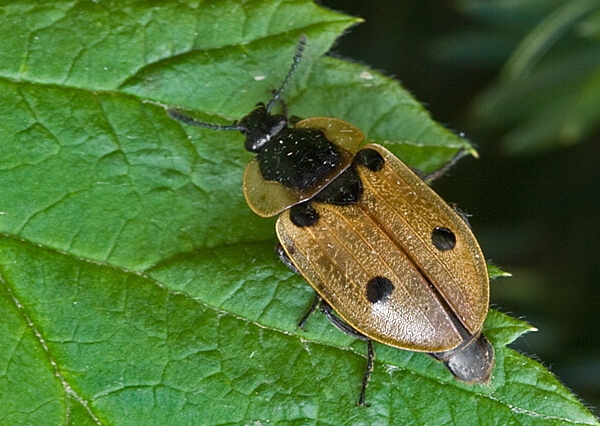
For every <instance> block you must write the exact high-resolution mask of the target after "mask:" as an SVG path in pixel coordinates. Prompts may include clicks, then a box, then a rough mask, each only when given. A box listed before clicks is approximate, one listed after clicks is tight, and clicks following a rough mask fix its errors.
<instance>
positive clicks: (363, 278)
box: [168, 37, 494, 405]
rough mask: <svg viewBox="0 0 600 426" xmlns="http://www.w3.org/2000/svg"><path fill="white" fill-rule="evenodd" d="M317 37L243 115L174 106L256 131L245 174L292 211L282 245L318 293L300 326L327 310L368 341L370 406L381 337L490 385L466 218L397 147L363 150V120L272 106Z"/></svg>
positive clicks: (266, 209)
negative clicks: (266, 98) (289, 113)
mask: <svg viewBox="0 0 600 426" xmlns="http://www.w3.org/2000/svg"><path fill="white" fill-rule="evenodd" d="M305 45H306V38H305V37H302V38H301V40H300V42H299V44H298V48H297V51H296V54H295V55H294V61H293V63H292V66H291V68H290V70H289V72H288V74H287V76H286V78H285V80H284V82H283V84H282V85H281V87H280V88H279V90H278V91H277V92H276V93H275V95H274V96H273V98H272V99H271V101H270V102H269V103H268V104H267V105H266V106H265V105H264V104H262V103H260V104H258V106H257V107H256V108H255V109H254V110H253V111H252V112H251V113H250V114H248V115H247V116H245V117H244V118H242V119H241V120H240V121H239V122H236V123H234V124H232V125H229V126H222V125H215V124H208V123H203V122H199V121H196V120H194V119H193V118H190V117H187V116H185V115H183V114H182V113H180V112H179V111H176V110H173V109H169V110H168V114H169V115H170V116H171V117H172V118H174V119H177V120H180V121H182V122H184V123H187V124H190V125H194V126H200V127H205V128H208V129H213V130H237V131H240V132H242V134H244V136H245V137H246V144H245V146H246V149H247V150H248V151H250V152H253V153H256V157H255V158H254V159H253V160H252V161H251V162H250V164H248V166H247V168H246V171H245V173H244V195H245V197H246V201H247V202H248V205H249V206H250V208H251V209H252V210H253V211H254V212H255V213H256V214H258V215H259V216H262V217H270V216H274V215H276V214H280V215H279V218H278V220H277V225H276V227H277V235H278V238H279V242H280V243H279V244H278V245H277V246H276V251H277V253H278V255H279V257H280V258H281V260H282V261H283V263H285V264H286V265H287V266H288V267H289V268H291V269H292V270H293V271H295V272H297V273H299V274H301V275H302V276H303V277H304V278H305V279H306V280H307V281H308V282H309V283H310V285H311V286H312V287H313V288H314V289H315V290H316V292H317V294H316V296H315V300H314V302H313V304H312V306H311V308H310V309H309V311H308V312H307V313H306V315H305V316H304V317H303V318H302V320H301V321H300V326H302V325H303V324H304V322H305V321H306V319H307V318H308V316H309V315H310V314H311V313H312V312H313V311H314V310H315V309H316V308H319V309H320V310H321V311H322V312H323V313H324V314H325V315H326V316H327V318H329V319H330V320H331V322H332V323H333V324H334V325H335V326H336V327H337V328H339V329H340V330H342V331H344V332H346V333H348V334H350V335H352V336H354V337H356V338H358V339H361V340H364V341H366V342H367V368H366V370H365V374H364V376H363V381H362V387H361V392H360V396H359V400H358V404H359V405H364V403H365V390H366V387H367V384H368V381H369V378H370V375H371V371H372V367H373V359H374V351H373V346H372V340H375V341H377V342H381V343H383V344H386V345H390V346H394V347H398V348H401V349H407V350H411V351H419V352H426V353H428V354H429V355H431V356H433V357H434V358H436V359H438V360H441V361H443V363H444V364H445V365H446V367H447V368H448V369H449V371H450V372H451V373H452V374H453V375H454V376H455V377H456V378H457V379H459V380H462V381H464V382H468V383H486V382H487V381H488V380H489V378H490V375H491V370H492V366H493V363H494V352H493V349H492V346H491V345H490V343H489V342H488V341H487V340H486V338H485V337H484V336H483V334H482V333H481V328H482V325H483V321H484V320H485V317H486V315H487V310H488V300H489V281H488V274H487V268H486V264H485V260H484V258H483V254H482V252H481V249H480V248H479V245H478V243H477V240H476V239H475V237H474V236H473V233H472V232H471V230H470V228H469V226H468V224H467V223H466V221H465V220H464V218H463V217H461V215H459V214H458V213H457V212H456V211H455V210H454V209H453V208H451V207H450V206H448V204H446V203H445V202H444V201H443V200H442V199H441V198H440V197H439V196H438V195H437V194H436V193H435V192H434V191H433V190H432V189H430V188H429V186H427V185H426V184H425V182H424V181H423V180H422V179H421V178H420V177H418V176H417V175H416V174H415V173H414V172H413V171H412V170H411V169H410V168H409V167H407V166H406V165H405V164H404V163H402V162H401V161H400V160H399V159H398V158H396V157H395V156H394V155H393V154H392V153H391V152H390V151H388V150H387V149H385V148H384V147H382V146H380V145H376V144H368V145H365V146H362V147H361V144H362V142H363V139H364V136H363V134H362V133H361V132H360V130H358V129H357V128H355V127H354V126H352V125H351V124H349V123H346V122H344V121H341V120H337V119H334V118H327V117H315V118H309V119H305V120H301V121H299V122H298V123H296V124H295V125H294V126H291V125H290V123H289V122H288V119H287V117H286V116H285V115H276V114H271V109H272V108H273V106H274V105H275V104H276V103H277V102H278V101H279V100H280V97H281V94H282V92H283V90H284V89H285V88H286V86H287V84H288V83H289V81H290V79H291V77H292V75H293V73H294V71H295V70H296V68H297V66H298V64H299V62H300V60H301V57H302V53H303V51H304V47H305ZM457 158H458V156H457V157H455V159H457ZM451 163H452V162H451ZM444 169H445V168H444ZM334 312H335V314H334Z"/></svg>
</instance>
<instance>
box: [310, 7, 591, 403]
mask: <svg viewBox="0 0 600 426" xmlns="http://www.w3.org/2000/svg"><path fill="white" fill-rule="evenodd" d="M321 4H323V5H324V6H326V7H329V8H331V9H334V10H338V11H342V12H346V13H348V14H351V15H354V16H359V17H362V18H363V19H365V22H364V23H362V24H360V25H358V26H356V27H354V28H352V29H350V30H349V31H348V33H347V34H346V35H345V36H344V37H342V38H341V39H340V40H339V42H338V44H337V46H335V47H334V48H333V50H332V53H333V54H334V55H338V56H342V57H345V58H349V59H352V60H357V61H360V62H363V63H365V64H368V65H370V66H371V67H373V68H375V69H377V70H381V71H382V72H383V73H385V74H387V75H390V76H394V77H395V78H397V79H398V80H399V81H400V82H401V83H402V85H403V86H404V87H405V88H406V89H407V90H409V91H410V92H411V93H412V94H413V95H414V96H415V97H416V98H417V99H418V100H419V101H421V102H422V103H424V104H425V106H426V108H427V109H428V110H429V111H430V113H431V115H432V116H433V118H434V119H435V120H436V121H438V122H440V123H442V124H444V125H445V126H447V127H448V128H450V129H452V130H454V131H456V132H461V133H464V134H465V135H466V137H467V138H468V139H469V140H470V141H471V142H472V143H473V144H475V146H476V147H477V149H478V151H479V154H480V159H479V160H475V159H472V158H469V159H465V160H462V161H461V162H460V163H459V164H458V166H457V167H455V168H454V169H453V170H452V171H451V173H450V176H449V177H444V178H442V179H440V180H439V181H436V182H435V189H436V191H437V192H439V193H440V194H441V195H442V196H443V197H444V198H445V199H446V200H447V201H449V202H456V203H457V204H458V205H459V206H460V207H461V208H462V209H463V210H466V211H468V212H469V213H470V214H472V215H473V217H472V218H471V224H472V226H473V228H474V231H475V234H476V235H477V237H478V238H479V240H480V243H481V245H482V248H483V251H484V253H485V254H486V257H487V258H488V259H491V260H493V262H494V263H496V264H497V265H499V266H501V267H502V268H503V269H505V270H508V271H510V272H511V273H512V274H513V277H511V278H500V279H498V280H496V281H493V282H492V283H491V286H492V296H491V303H492V307H494V308H496V309H498V310H500V311H502V312H505V313H509V314H510V315H512V316H514V317H518V318H523V319H525V320H526V321H528V322H529V323H531V324H532V325H534V326H535V327H537V328H538V329H539V331H538V332H536V333H530V334H527V335H525V336H524V337H521V338H520V339H519V340H518V341H517V342H515V343H514V344H513V345H511V347H513V348H515V349H517V350H519V351H521V352H523V353H525V354H527V355H528V356H530V357H533V358H534V359H537V360H539V361H540V362H542V363H543V364H544V365H545V366H546V367H548V368H549V369H550V370H551V371H552V372H553V373H555V374H556V375H557V376H558V377H559V378H560V379H561V380H562V381H563V383H565V384H566V385H567V386H568V387H569V388H571V389H572V390H573V391H574V392H575V393H576V394H577V395H578V396H579V397H580V398H582V399H583V401H584V402H585V403H586V405H588V406H591V408H592V410H593V411H594V412H595V413H596V414H598V413H600V411H599V410H598V409H597V408H595V407H598V406H600V327H599V324H600V296H599V294H598V285H599V283H600V263H599V262H598V260H599V259H600V250H599V249H598V244H599V243H600V231H599V228H600V205H599V200H600V198H599V196H600V172H599V166H600V149H598V146H597V145H598V143H597V142H598V137H599V135H598V134H595V135H594V136H593V137H592V138H589V140H585V141H581V142H580V143H578V144H575V145H573V146H568V147H560V148H553V149H550V150H547V151H544V152H534V153H529V154H521V155H509V154H507V153H506V152H505V150H504V149H503V148H502V145H501V143H500V141H499V137H498V136H494V135H490V132H482V131H481V128H479V129H476V128H475V126H473V125H472V122H471V121H470V120H468V119H467V115H468V114H467V113H468V110H469V107H470V106H471V102H472V101H473V99H474V97H475V96H476V95H477V94H478V93H479V92H480V91H481V90H483V89H484V88H485V87H486V86H488V85H490V84H492V83H493V82H494V80H495V78H496V77H497V75H498V71H499V69H500V66H501V65H502V64H501V63H500V64H490V63H481V64H479V65H478V66H477V65H464V64H458V65H457V64H456V63H454V64H452V63H449V62H448V61H444V60H441V59H439V57H440V55H437V54H436V52H438V53H439V46H440V42H441V41H443V40H444V38H445V37H449V36H451V35H452V34H455V33H456V32H457V31H461V30H464V29H469V27H470V26H472V25H474V23H473V22H470V21H469V19H468V18H467V17H465V16H463V15H461V14H459V13H458V12H457V11H456V10H455V9H454V8H453V5H452V4H451V2H447V1H438V2H425V1H421V0H411V1H408V0H403V1H393V0H385V1H382V0H380V1H377V2H353V1H348V0H345V1H344V0H322V1H321ZM508 53H510V52H508ZM499 55H501V53H499ZM436 57H437V58H438V59H436ZM470 123H471V124H470ZM492 133H493V132H492Z"/></svg>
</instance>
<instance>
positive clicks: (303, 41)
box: [267, 34, 308, 112]
mask: <svg viewBox="0 0 600 426" xmlns="http://www.w3.org/2000/svg"><path fill="white" fill-rule="evenodd" d="M307 42H308V38H307V37H306V35H305V34H302V35H301V36H300V40H298V46H297V47H296V53H294V61H293V62H292V66H291V67H290V70H289V71H288V73H287V75H286V76H285V79H284V80H283V83H282V84H281V87H280V88H279V90H277V92H275V95H274V96H273V99H271V100H270V101H269V103H268V105H267V112H271V108H273V106H274V105H275V103H276V102H277V101H278V100H279V99H280V98H281V94H282V93H283V91H284V90H285V88H286V87H287V85H288V84H289V82H290V80H291V79H292V75H294V73H295V72H296V68H298V65H299V64H300V61H301V60H302V55H303V54H304V49H305V48H306V43H307Z"/></svg>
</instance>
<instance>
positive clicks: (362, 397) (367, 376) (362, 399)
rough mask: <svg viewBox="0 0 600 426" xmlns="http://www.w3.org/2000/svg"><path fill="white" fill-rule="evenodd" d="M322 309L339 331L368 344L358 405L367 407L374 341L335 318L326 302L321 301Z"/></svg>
mask: <svg viewBox="0 0 600 426" xmlns="http://www.w3.org/2000/svg"><path fill="white" fill-rule="evenodd" d="M320 309H321V312H323V313H324V314H325V316H326V317H327V319H328V320H329V321H331V323H332V324H333V325H334V326H335V327H336V328H337V329H338V330H340V331H343V332H344V333H346V334H349V335H350V336H352V337H354V338H356V339H360V340H364V341H365V342H367V368H366V369H365V374H364V375H363V380H362V386H361V389H360V395H359V397H358V402H357V404H356V405H359V406H363V405H365V394H366V392H367V385H368V384H369V380H370V379H371V372H372V371H373V360H374V359H375V350H373V341H372V340H371V339H370V338H368V337H367V336H365V335H364V334H362V333H359V332H358V331H357V330H355V329H354V328H353V327H351V326H350V325H348V324H347V323H346V322H345V321H343V320H341V319H340V318H339V317H337V316H335V315H334V314H333V310H332V309H331V306H330V305H329V304H328V303H327V302H325V301H324V300H321V303H320Z"/></svg>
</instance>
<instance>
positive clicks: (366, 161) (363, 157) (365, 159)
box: [354, 149, 385, 172]
mask: <svg viewBox="0 0 600 426" xmlns="http://www.w3.org/2000/svg"><path fill="white" fill-rule="evenodd" d="M354 161H356V162H357V163H358V164H361V165H363V166H365V167H366V168H368V169H369V170H371V171H373V172H378V171H379V170H381V169H382V168H383V165H384V164H385V160H384V159H383V157H382V156H381V154H380V153H378V152H377V151H375V150H374V149H363V150H361V151H358V153H357V154H356V157H355V159H354Z"/></svg>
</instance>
